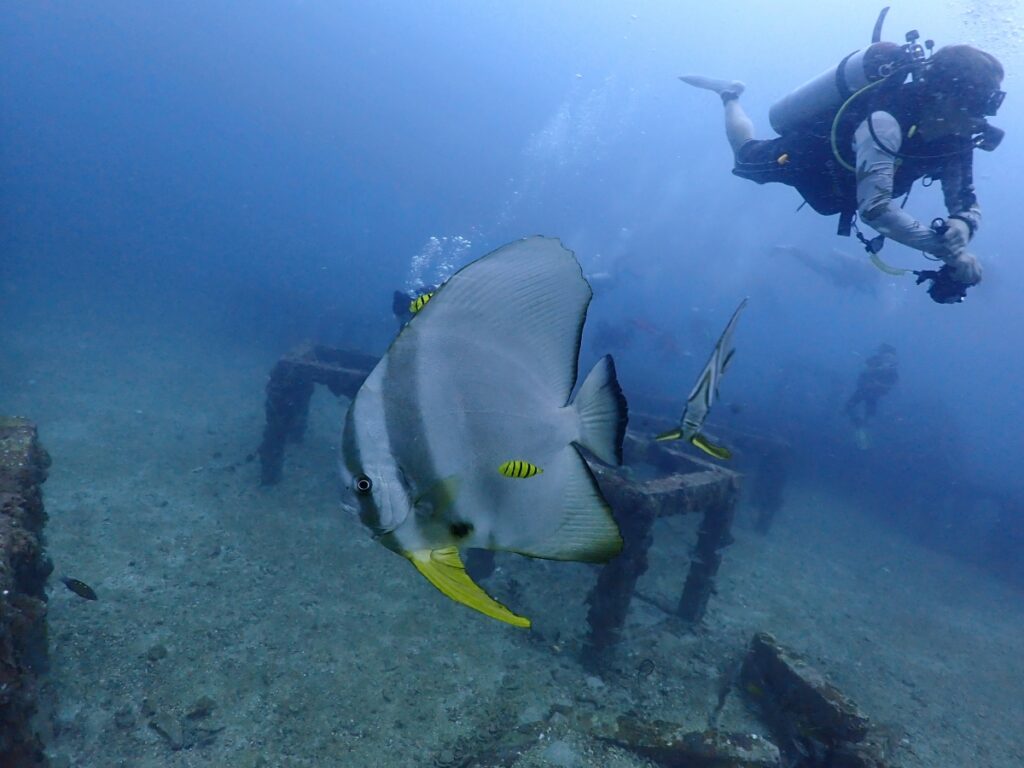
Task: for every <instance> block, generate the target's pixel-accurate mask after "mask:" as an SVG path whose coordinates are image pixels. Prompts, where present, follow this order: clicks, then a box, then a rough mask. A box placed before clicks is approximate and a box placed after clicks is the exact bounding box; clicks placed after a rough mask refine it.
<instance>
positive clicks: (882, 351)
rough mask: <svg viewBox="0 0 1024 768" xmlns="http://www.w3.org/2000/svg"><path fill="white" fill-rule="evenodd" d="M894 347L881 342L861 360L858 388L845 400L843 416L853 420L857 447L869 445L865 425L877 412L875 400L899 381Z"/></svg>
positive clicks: (876, 401)
mask: <svg viewBox="0 0 1024 768" xmlns="http://www.w3.org/2000/svg"><path fill="white" fill-rule="evenodd" d="M899 379H900V374H899V370H898V368H897V361H896V349H895V347H893V346H892V345H891V344H882V345H880V346H879V347H878V349H877V350H876V351H875V354H873V355H872V356H871V357H869V358H868V359H867V360H865V361H864V370H862V371H861V372H860V375H859V376H857V388H856V389H855V390H854V392H853V394H852V395H850V399H849V400H847V401H846V407H845V408H844V410H845V411H846V415H847V416H849V417H850V421H851V422H853V428H854V429H855V430H856V432H855V433H854V436H855V438H856V440H857V445H858V446H859V447H860V448H867V447H868V445H869V441H868V435H867V431H866V429H865V428H866V427H867V424H868V421H870V420H871V419H873V418H874V416H875V413H876V412H877V411H878V401H879V399H880V398H881V397H882V395H884V394H886V393H887V392H888V391H889V390H890V389H892V388H893V387H894V386H895V385H896V382H897V381H899Z"/></svg>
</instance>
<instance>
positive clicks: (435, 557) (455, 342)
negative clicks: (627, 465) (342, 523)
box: [340, 237, 626, 627]
mask: <svg viewBox="0 0 1024 768" xmlns="http://www.w3.org/2000/svg"><path fill="white" fill-rule="evenodd" d="M590 298H591V290H590V286H589V285H588V284H587V281H586V280H585V279H584V277H583V272H582V270H581V269H580V265H579V263H578V262H577V261H576V257H575V256H574V255H573V253H572V252H571V251H569V250H567V249H566V248H564V247H563V246H562V244H561V243H560V242H559V241H558V240H555V239H551V238H544V237H530V238H526V239H523V240H519V241H517V242H514V243H510V244H508V245H505V246H503V247H501V248H499V249H498V250H496V251H493V252H492V253H489V254H487V255H486V256H483V257H482V258H480V259H478V260H477V261H474V262H473V263H471V264H469V265H468V266H466V267H464V268H463V269H462V270H460V271H459V272H457V273H455V274H454V275H452V276H451V278H449V280H448V281H447V282H446V283H444V284H443V285H442V286H441V287H440V288H438V289H437V291H436V292H435V293H434V295H433V296H432V297H431V299H430V301H429V303H426V304H423V305H422V307H421V308H420V310H419V311H418V312H417V313H416V314H415V315H414V316H413V318H412V319H411V320H410V321H409V323H408V325H406V326H405V328H403V329H402V331H401V332H400V333H399V335H398V337H397V338H396V339H395V341H394V342H393V343H392V345H391V347H390V349H388V351H387V354H385V355H384V357H383V358H382V359H381V360H380V362H379V363H378V364H377V366H376V367H375V368H374V369H373V371H372V372H371V373H370V375H369V377H367V379H366V381H365V382H364V383H363V386H362V387H361V388H360V389H359V392H357V393H356V396H355V398H354V399H353V401H352V403H351V405H350V407H349V410H348V415H347V416H346V418H345V428H344V433H343V435H342V456H341V462H340V463H341V475H342V480H343V482H344V484H345V486H346V488H347V489H348V492H349V494H350V495H351V497H352V498H353V500H354V502H355V505H356V506H357V507H358V511H359V516H360V518H361V519H362V521H363V523H364V524H365V525H366V526H367V527H368V528H370V530H371V531H373V534H374V537H375V538H377V540H378V541H380V543H381V544H383V545H384V546H386V547H388V548H389V549H392V550H394V551H395V552H398V553H399V554H401V555H403V556H405V557H407V558H408V559H409V560H410V561H411V562H412V564H413V565H414V566H416V569H417V570H418V571H419V572H420V573H422V574H423V575H424V576H426V577H427V579H429V580H430V583H431V584H433V585H434V586H435V587H437V588H438V589H439V590H441V591H442V592H443V593H444V594H446V595H447V596H448V597H450V598H452V599H453V600H456V601H458V602H460V603H463V604H465V605H468V606H469V607H471V608H474V609H476V610H478V611H480V612H482V613H484V614H486V615H488V616H491V617H493V618H496V619H500V620H501V621H506V622H509V623H510V624H514V625H516V626H523V627H528V626H529V625H530V622H529V620H528V619H525V618H523V617H521V616H517V615H516V614H514V613H512V612H511V611H510V610H509V609H508V608H506V607H505V606H503V605H501V604H500V603H498V602H496V601H495V600H494V599H492V598H491V597H490V596H489V595H487V593H486V592H484V591H483V589H481V588H480V587H479V586H477V585H476V584H475V583H474V582H473V581H472V580H471V579H470V578H469V576H468V575H467V573H466V570H465V568H464V567H463V564H462V561H461V559H460V557H459V550H460V549H463V548H469V547H478V548H483V549H493V550H505V551H510V552H518V553H519V554H523V555H529V556H531V557H543V558H551V559H555V560H582V561H588V562H603V561H606V560H608V559H610V558H611V557H613V556H615V555H616V554H618V552H619V551H620V549H621V548H622V539H621V537H620V536H619V530H618V527H617V526H616V524H615V521H614V520H613V518H612V515H611V510H610V509H609V507H608V504H607V503H606V502H605V500H604V499H603V498H602V496H601V492H600V490H599V489H598V486H597V482H596V481H595V479H594V476H593V474H592V473H591V471H590V469H589V468H588V467H587V464H586V462H585V461H584V459H583V456H582V455H581V453H580V450H579V446H582V447H584V448H586V449H587V450H588V451H590V452H591V453H593V454H594V455H595V456H597V457H598V458H599V459H601V460H602V461H604V462H607V463H610V464H618V463H620V462H621V456H622V438H623V435H624V433H625V428H626V401H625V398H623V396H622V391H621V389H620V388H619V385H618V382H617V381H616V379H615V367H614V364H613V363H612V359H611V358H610V357H604V358H602V359H601V360H600V361H599V362H598V363H597V365H595V366H594V369H593V370H592V371H591V372H590V373H589V374H588V376H587V378H586V379H585V380H584V382H583V384H582V385H581V386H580V389H579V392H578V393H577V395H576V397H575V399H573V400H572V401H570V399H569V398H570V396H571V394H572V391H573V388H574V386H575V384H576V374H577V365H578V356H579V348H580V338H581V335H582V333H583V323H584V320H585V318H586V313H587V306H588V304H589V303H590Z"/></svg>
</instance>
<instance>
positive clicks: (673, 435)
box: [654, 428, 683, 442]
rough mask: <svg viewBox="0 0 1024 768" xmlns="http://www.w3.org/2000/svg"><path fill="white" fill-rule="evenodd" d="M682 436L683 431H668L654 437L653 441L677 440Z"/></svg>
mask: <svg viewBox="0 0 1024 768" xmlns="http://www.w3.org/2000/svg"><path fill="white" fill-rule="evenodd" d="M682 436H683V430H681V429H678V428H677V429H670V430H669V431H668V432H662V433H661V434H660V435H658V436H657V437H655V438H654V439H655V440H661V441H662V442H664V441H666V440H679V439H680V438H681V437H682Z"/></svg>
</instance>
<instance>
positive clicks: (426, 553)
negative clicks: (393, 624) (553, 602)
mask: <svg viewBox="0 0 1024 768" xmlns="http://www.w3.org/2000/svg"><path fill="white" fill-rule="evenodd" d="M403 554H405V556H406V557H407V558H409V561H410V562H411V563H412V564H413V565H414V566H416V570H417V571H419V572H420V573H422V574H423V575H424V576H425V577H426V578H427V581H429V582H430V583H431V584H433V585H434V586H435V587H437V588H438V589H439V590H440V591H441V592H443V593H444V594H445V595H447V596H448V597H450V598H451V599H452V600H454V601H455V602H457V603H462V604H463V605H465V606H468V607H470V608H472V609H473V610H475V611H480V613H482V614H484V615H485V616H490V617H491V618H492V619H497V620H498V621H504V622H506V623H507V624H511V625H513V626H516V627H526V628H529V626H530V620H529V619H527V618H525V617H523V616H517V615H516V614H514V613H512V611H510V610H509V609H508V608H506V607H505V606H504V605H502V604H501V603H499V602H498V601H497V600H495V599H494V598H493V597H491V596H490V595H488V594H487V593H486V592H484V591H483V589H481V588H480V587H479V586H478V585H477V584H476V583H475V582H474V581H473V580H472V579H471V578H469V574H468V573H466V566H464V565H463V564H462V559H461V558H460V557H459V550H458V549H457V548H456V547H443V548H441V549H421V550H417V551H415V552H405V553H403Z"/></svg>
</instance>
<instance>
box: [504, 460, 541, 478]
mask: <svg viewBox="0 0 1024 768" xmlns="http://www.w3.org/2000/svg"><path fill="white" fill-rule="evenodd" d="M498 471H499V472H500V473H501V474H503V475H504V476H505V477H515V478H524V477H533V476H534V475H539V474H541V473H543V472H544V470H543V469H541V468H540V467H538V466H537V465H536V464H531V463H530V462H528V461H523V460H522V459H512V460H511V461H506V462H505V463H503V464H502V465H501V466H500V467H498Z"/></svg>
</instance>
